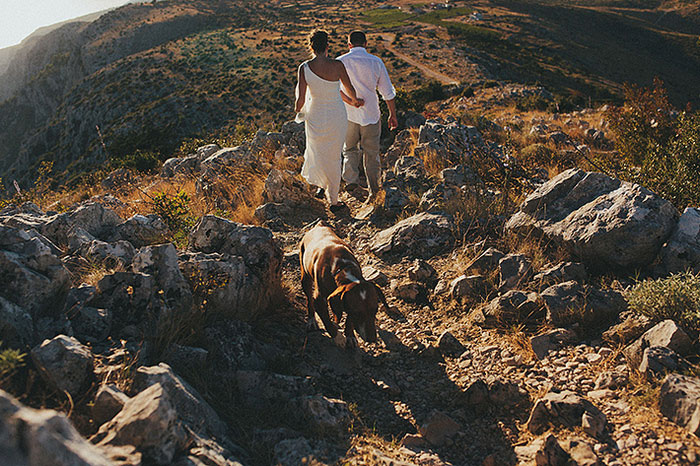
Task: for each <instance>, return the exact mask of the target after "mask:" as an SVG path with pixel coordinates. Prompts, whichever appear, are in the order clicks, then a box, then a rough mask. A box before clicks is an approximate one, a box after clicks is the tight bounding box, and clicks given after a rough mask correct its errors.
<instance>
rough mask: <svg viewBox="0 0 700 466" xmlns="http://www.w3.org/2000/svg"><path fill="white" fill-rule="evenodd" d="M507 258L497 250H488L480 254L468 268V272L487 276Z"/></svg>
mask: <svg viewBox="0 0 700 466" xmlns="http://www.w3.org/2000/svg"><path fill="white" fill-rule="evenodd" d="M504 256H505V254H503V253H502V252H501V251H499V250H498V249H496V248H488V249H487V250H486V251H484V252H482V253H481V254H479V255H478V256H477V257H476V258H475V259H474V260H473V261H472V262H471V263H470V264H469V265H468V266H467V267H466V270H467V271H470V272H474V273H479V274H482V275H486V274H488V273H490V272H492V271H493V270H494V269H495V268H496V267H497V266H498V263H499V262H500V261H501V259H502V258H503V257H504Z"/></svg>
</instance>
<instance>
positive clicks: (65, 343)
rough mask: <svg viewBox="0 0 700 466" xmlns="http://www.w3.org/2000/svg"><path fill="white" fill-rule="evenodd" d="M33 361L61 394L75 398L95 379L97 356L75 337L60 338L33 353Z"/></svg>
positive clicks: (37, 348) (50, 341)
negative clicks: (65, 393)
mask: <svg viewBox="0 0 700 466" xmlns="http://www.w3.org/2000/svg"><path fill="white" fill-rule="evenodd" d="M31 357H32V361H33V362H34V365H35V366H36V368H37V369H38V370H39V373H40V374H41V375H42V376H43V377H44V379H45V380H46V381H47V382H48V383H49V384H50V385H51V386H53V387H54V388H55V389H57V390H58V391H59V392H64V391H66V392H68V393H70V395H71V396H72V397H73V398H75V397H77V396H78V395H80V394H81V393H82V389H84V388H86V387H87V384H88V383H89V382H90V380H91V379H92V378H93V376H94V373H93V356H92V353H91V352H90V350H89V349H88V348H87V347H86V346H84V345H82V344H81V343H80V342H79V341H78V340H76V339H75V338H73V337H67V336H65V335H58V336H57V337H55V338H54V339H52V340H44V342H43V343H42V344H41V345H39V346H36V347H35V348H33V349H32V351H31Z"/></svg>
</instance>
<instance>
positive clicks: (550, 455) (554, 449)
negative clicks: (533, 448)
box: [535, 434, 571, 466]
mask: <svg viewBox="0 0 700 466" xmlns="http://www.w3.org/2000/svg"><path fill="white" fill-rule="evenodd" d="M541 444H542V445H541V446H540V447H539V449H538V450H537V452H535V465H536V466H568V465H569V462H570V459H571V458H569V455H568V453H566V452H565V451H564V449H563V448H562V447H561V445H559V442H558V441H557V438H556V437H555V436H554V435H552V434H547V435H546V436H545V437H544V439H543V440H542V442H541Z"/></svg>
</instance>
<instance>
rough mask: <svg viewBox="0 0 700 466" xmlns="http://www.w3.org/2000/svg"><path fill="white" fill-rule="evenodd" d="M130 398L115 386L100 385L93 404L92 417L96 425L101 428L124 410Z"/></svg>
mask: <svg viewBox="0 0 700 466" xmlns="http://www.w3.org/2000/svg"><path fill="white" fill-rule="evenodd" d="M128 401H129V397H128V396H126V394H125V393H124V392H122V391H121V390H119V389H118V388H117V386H116V385H114V384H105V385H100V388H99V389H97V395H95V401H94V402H93V404H92V409H91V412H92V417H93V420H94V421H95V425H98V426H101V425H102V424H104V423H105V422H107V421H110V420H111V419H112V418H114V416H116V415H117V413H119V411H121V410H122V408H123V407H124V405H125V404H126V403H127V402H128Z"/></svg>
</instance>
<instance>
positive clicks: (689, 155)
mask: <svg viewBox="0 0 700 466" xmlns="http://www.w3.org/2000/svg"><path fill="white" fill-rule="evenodd" d="M607 117H608V119H609V120H610V128H611V130H612V132H613V134H614V135H615V146H616V149H617V150H618V151H619V153H620V155H621V160H619V161H613V162H617V164H618V165H619V168H618V171H619V176H620V177H622V178H625V179H627V180H630V181H634V182H636V183H639V184H641V185H643V186H646V187H647V188H649V189H651V190H652V191H655V192H656V193H658V194H659V195H661V196H662V197H664V198H665V199H668V200H670V201H671V202H673V203H674V204H675V205H676V207H678V208H679V209H683V208H685V207H688V206H697V205H700V171H699V170H700V113H698V112H694V113H693V112H690V111H685V112H680V113H679V112H676V111H675V110H674V109H673V107H672V106H671V104H670V103H669V101H668V95H667V93H666V91H665V89H664V88H663V83H662V82H661V81H659V80H655V81H654V87H653V88H650V89H644V88H638V87H634V86H627V87H626V90H625V104H624V106H623V107H619V108H613V109H611V110H610V111H609V112H608V114H607Z"/></svg>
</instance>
